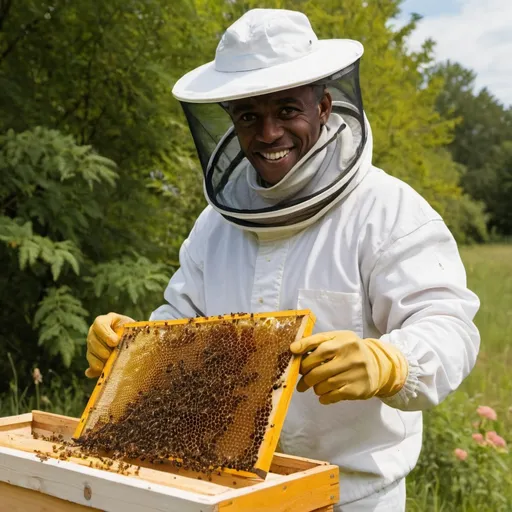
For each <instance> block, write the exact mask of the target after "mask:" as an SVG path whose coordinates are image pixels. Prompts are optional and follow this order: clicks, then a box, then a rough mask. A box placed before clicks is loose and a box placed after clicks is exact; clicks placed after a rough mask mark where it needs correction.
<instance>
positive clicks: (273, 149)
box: [228, 85, 332, 185]
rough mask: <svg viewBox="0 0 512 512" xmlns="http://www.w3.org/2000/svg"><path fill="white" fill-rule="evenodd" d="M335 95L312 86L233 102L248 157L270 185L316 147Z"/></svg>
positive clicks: (232, 111) (233, 113)
mask: <svg viewBox="0 0 512 512" xmlns="http://www.w3.org/2000/svg"><path fill="white" fill-rule="evenodd" d="M331 103H332V101H331V96H330V95H329V93H327V92H326V93H324V94H323V96H322V98H319V97H318V90H315V89H314V88H313V87H311V86H309V85H305V86H302V87H295V88H294V89H287V90H286V91H280V92H276V93H272V94H266V95H264V96H257V97H253V98H244V99H241V100H235V101H230V102H229V104H228V112H229V114H230V115H231V118H232V120H233V124H234V126H235V130H236V133H237V136H238V140H239V141H240V146H241V148H242V151H243V152H244V154H245V156H246V157H247V159H248V160H249V162H251V164H252V165H253V167H254V168H255V169H256V170H257V171H258V173H259V175H260V176H261V178H262V179H263V180H264V181H265V182H266V183H268V184H270V185H275V184H276V183H278V182H279V181H280V180H281V179H282V178H283V177H284V176H286V174H287V173H288V172H289V171H290V169H291V168H292V167H293V166H294V165H295V164H296V163H297V162H298V161H299V160H300V159H301V158H302V157H303V156H304V155H305V154H306V153H307V152H308V151H309V150H310V149H311V148H312V147H313V145H314V144H315V143H316V141H317V140H318V137H319V136H320V130H321V126H322V125H324V124H325V123H326V122H327V120H328V118H329V114H330V113H331Z"/></svg>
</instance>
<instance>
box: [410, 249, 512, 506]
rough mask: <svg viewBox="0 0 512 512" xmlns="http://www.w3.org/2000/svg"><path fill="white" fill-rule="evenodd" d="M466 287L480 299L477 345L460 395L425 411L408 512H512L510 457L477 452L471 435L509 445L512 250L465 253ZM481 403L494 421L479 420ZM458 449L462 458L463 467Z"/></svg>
mask: <svg viewBox="0 0 512 512" xmlns="http://www.w3.org/2000/svg"><path fill="white" fill-rule="evenodd" d="M461 254H462V259H463V261H464V263H465V266H466V271H467V274H468V284H469V287H470V288H471V289H472V290H473V291H474V292H475V293H476V294H477V295H478V296H479V297H480V301H481V308H480V311H479V312H478V314H477V317H476V324H477V326H478V328H479V329H480V334H481V338H482V344H481V349H480V354H479V358H478V361H477V364H476V366H475V369H474V370H473V372H472V373H471V375H470V376H469V377H468V378H467V379H466V381H465V382H464V383H463V384H462V386H461V387H460V389H459V390H458V391H457V392H456V393H454V394H453V395H452V396H450V397H449V398H448V399H447V400H445V402H444V403H443V404H441V405H440V406H439V407H437V408H436V409H434V410H433V411H430V412H428V413H425V415H424V416H425V433H424V446H423V451H422V454H421V457H420V461H419V464H418V466H417V468H416V469H415V470H414V471H413V473H412V474H411V475H410V477H409V479H408V483H407V491H408V507H407V510H408V512H420V511H421V512H423V511H429V512H430V511H432V512H445V511H446V512H451V511H457V512H458V511H463V512H473V511H475V512H476V511H478V512H501V511H503V512H510V511H512V476H511V473H512V471H511V470H512V453H510V452H509V453H503V452H498V451H496V450H494V449H492V447H489V446H484V447H482V446H479V445H478V444H477V443H476V442H475V441H474V440H473V439H472V437H471V436H472V434H473V433H477V432H481V433H483V434H485V432H486V431H489V430H493V431H497V432H498V434H500V435H501V436H502V437H504V438H505V439H506V440H507V441H508V442H509V443H510V442H512V409H511V407H512V367H511V365H512V349H511V341H512V340H511V338H512V245H502V246H499V245H495V246H492V245H491V246H477V247H468V248H464V249H463V250H462V251H461ZM479 405H488V406H491V407H492V408H494V409H495V410H496V412H497V415H498V420H497V421H491V420H485V421H483V422H482V421H481V419H480V418H479V416H478V415H477V414H476V408H477V407H478V406H479ZM456 448H461V449H464V450H465V451H466V452H467V453H468V457H467V459H466V460H464V461H461V460H459V459H457V458H456V457H455V455H454V450H455V449H456Z"/></svg>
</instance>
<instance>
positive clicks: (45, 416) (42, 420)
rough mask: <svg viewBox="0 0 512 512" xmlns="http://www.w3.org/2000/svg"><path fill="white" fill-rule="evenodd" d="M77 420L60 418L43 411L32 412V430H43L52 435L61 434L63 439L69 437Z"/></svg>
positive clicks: (58, 415) (65, 417)
mask: <svg viewBox="0 0 512 512" xmlns="http://www.w3.org/2000/svg"><path fill="white" fill-rule="evenodd" d="M77 422H78V420H77V419H75V418H69V417H68V416H62V415H60V414H53V413H51V412H45V411H32V428H33V430H35V431H36V432H37V430H45V431H48V432H52V433H54V434H57V435H58V434H62V435H63V436H65V437H68V438H69V437H71V434H72V433H73V431H74V429H75V428H76V424H77Z"/></svg>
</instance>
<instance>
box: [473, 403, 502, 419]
mask: <svg viewBox="0 0 512 512" xmlns="http://www.w3.org/2000/svg"><path fill="white" fill-rule="evenodd" d="M476 412H477V414H478V415H479V416H480V417H481V418H486V419H488V420H492V421H496V420H497V419H498V415H497V414H496V411H495V410H494V409H493V408H492V407H489V406H488V405H480V406H479V407H478V408H477V410H476Z"/></svg>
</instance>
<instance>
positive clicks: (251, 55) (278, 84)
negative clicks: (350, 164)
mask: <svg viewBox="0 0 512 512" xmlns="http://www.w3.org/2000/svg"><path fill="white" fill-rule="evenodd" d="M362 54H363V45H362V44H361V43H359V42H358V41H353V40H350V39H325V40H318V38H317V36H316V34H315V33H314V31H313V29H312V28H311V25H310V23H309V20H308V18H307V17H306V16H305V15H304V14H302V13H300V12H296V11H288V10H285V9H252V10H250V11H248V12H247V13H245V14H244V15H243V16H242V17H241V18H239V19H238V20H237V21H235V23H233V25H231V26H230V27H229V28H228V29H227V30H226V32H225V33H224V34H223V36H222V39H221V40H220V42H219V45H218V47H217V51H216V54H215V60H214V61H212V62H209V63H207V64H204V65H203V66H200V67H198V68H196V69H194V70H192V71H190V72H189V73H187V74H186V75H185V76H183V77H182V78H180V80H178V82H176V84H175V86H174V88H173V90H172V92H173V94H174V96H175V97H176V98H177V99H179V100H181V101H187V102H190V103H194V102H197V103H214V102H220V101H227V100H233V99H237V98H244V97H248V96H257V95H260V94H268V93H270V92H275V91H280V90H284V89H290V88H292V87H297V86H299V85H305V84H310V83H311V82H314V81H316V80H320V79H321V78H325V77H327V76H330V75H332V74H334V73H336V72H337V71H339V70H340V69H344V68H346V67H347V66H349V65H350V64H353V63H354V62H356V61H357V60H358V59H359V58H361V56H362Z"/></svg>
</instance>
